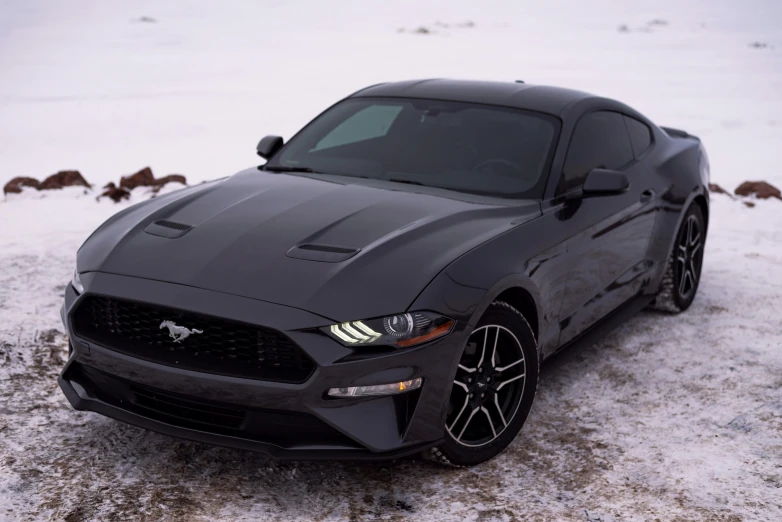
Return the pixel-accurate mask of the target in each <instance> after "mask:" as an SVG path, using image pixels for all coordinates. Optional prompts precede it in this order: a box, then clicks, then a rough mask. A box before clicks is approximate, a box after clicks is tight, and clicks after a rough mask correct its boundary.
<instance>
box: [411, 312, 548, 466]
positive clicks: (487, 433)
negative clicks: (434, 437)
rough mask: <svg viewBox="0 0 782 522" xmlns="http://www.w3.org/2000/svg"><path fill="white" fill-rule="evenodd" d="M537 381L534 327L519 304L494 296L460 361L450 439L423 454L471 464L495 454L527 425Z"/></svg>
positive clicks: (455, 463)
mask: <svg viewBox="0 0 782 522" xmlns="http://www.w3.org/2000/svg"><path fill="white" fill-rule="evenodd" d="M537 382H538V356H537V347H536V343H535V336H534V334H533V332H532V329H531V328H530V326H529V324H528V323H527V321H526V319H524V316H522V315H521V314H520V313H519V312H518V311H517V310H516V309H515V308H513V307H512V306H510V305H509V304H507V303H505V302H503V301H495V302H493V303H492V304H491V305H490V306H489V309H488V310H487V311H486V313H485V314H484V316H483V317H482V318H481V320H480V321H479V322H478V325H477V327H476V328H475V330H473V332H472V334H471V335H470V337H469V339H468V341H467V345H466V346H465V348H464V351H463V353H462V357H461V359H460V361H459V367H458V369H457V371H456V377H455V378H454V382H453V387H452V390H451V396H450V399H449V404H448V413H447V415H446V419H445V431H446V436H445V440H444V441H443V442H442V443H441V444H439V445H438V446H436V447H435V448H432V449H431V450H429V451H428V452H427V453H425V454H424V457H425V458H428V459H429V460H435V461H438V462H440V463H443V464H448V465H452V466H470V465H474V464H479V463H481V462H485V461H487V460H489V459H491V458H492V457H494V456H496V455H497V454H498V453H500V452H501V451H502V450H504V449H505V448H506V447H507V446H508V445H509V444H510V443H511V442H512V441H513V439H514V438H515V437H516V435H517V434H518V432H519V431H520V430H521V427H522V426H523V425H524V421H525V420H526V419H527V415H528V414H529V410H530V408H531V406H532V401H533V399H534V398H535V390H536V388H537Z"/></svg>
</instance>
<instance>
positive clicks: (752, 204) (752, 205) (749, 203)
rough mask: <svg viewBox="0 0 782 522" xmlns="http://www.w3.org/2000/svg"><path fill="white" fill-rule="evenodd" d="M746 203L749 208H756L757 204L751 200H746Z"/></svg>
mask: <svg viewBox="0 0 782 522" xmlns="http://www.w3.org/2000/svg"><path fill="white" fill-rule="evenodd" d="M744 205H746V206H748V207H749V208H755V204H754V203H753V202H751V201H745V202H744Z"/></svg>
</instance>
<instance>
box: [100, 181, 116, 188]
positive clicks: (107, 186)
mask: <svg viewBox="0 0 782 522" xmlns="http://www.w3.org/2000/svg"><path fill="white" fill-rule="evenodd" d="M115 188H117V185H115V184H114V182H113V181H109V182H108V183H106V184H105V185H103V190H108V189H115Z"/></svg>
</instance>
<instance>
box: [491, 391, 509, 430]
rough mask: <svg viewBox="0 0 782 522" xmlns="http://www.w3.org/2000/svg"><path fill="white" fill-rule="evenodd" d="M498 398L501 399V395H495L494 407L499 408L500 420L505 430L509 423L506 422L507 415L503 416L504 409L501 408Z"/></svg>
mask: <svg viewBox="0 0 782 522" xmlns="http://www.w3.org/2000/svg"><path fill="white" fill-rule="evenodd" d="M498 397H499V395H497V394H496V393H495V394H494V406H495V407H496V408H497V413H499V414H500V420H501V421H502V427H503V428H504V427H505V426H507V425H508V423H507V422H505V415H503V414H502V408H500V401H499V399H498Z"/></svg>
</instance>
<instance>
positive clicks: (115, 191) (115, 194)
mask: <svg viewBox="0 0 782 522" xmlns="http://www.w3.org/2000/svg"><path fill="white" fill-rule="evenodd" d="M112 185H113V183H112ZM104 197H105V198H110V199H112V200H113V201H114V202H115V203H119V202H120V201H122V200H123V199H129V198H130V192H129V191H127V190H125V189H124V188H118V187H112V188H109V189H107V190H105V191H104V192H103V194H101V195H100V196H98V199H100V198H104Z"/></svg>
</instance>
